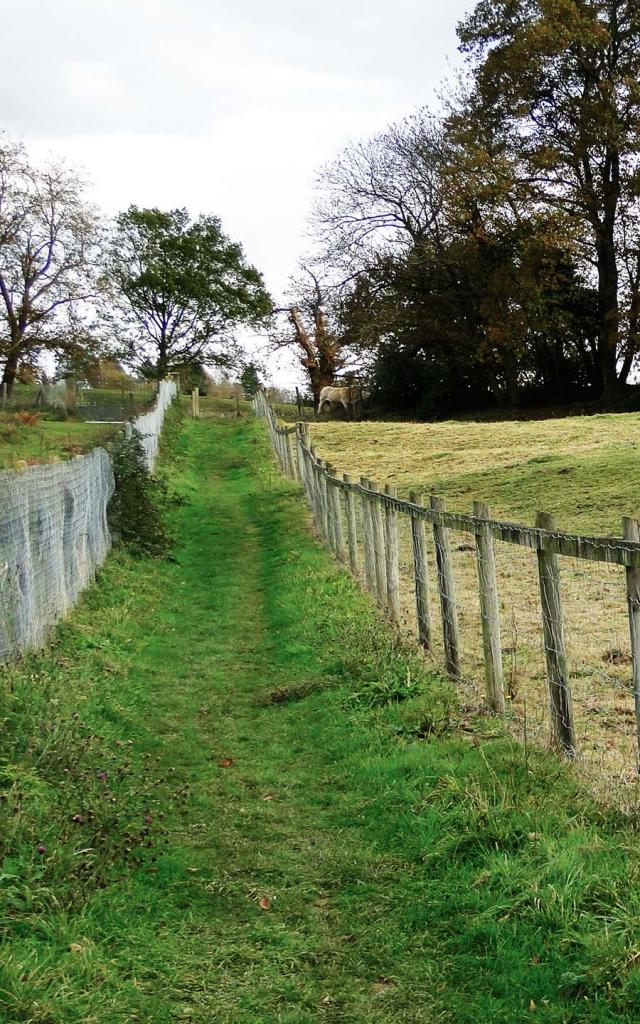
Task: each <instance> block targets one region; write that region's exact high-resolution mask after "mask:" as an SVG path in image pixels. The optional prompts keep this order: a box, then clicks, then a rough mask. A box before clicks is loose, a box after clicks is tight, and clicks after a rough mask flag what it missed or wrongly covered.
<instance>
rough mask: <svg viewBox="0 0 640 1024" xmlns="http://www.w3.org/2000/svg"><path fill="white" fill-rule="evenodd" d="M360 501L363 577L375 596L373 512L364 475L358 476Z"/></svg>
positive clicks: (369, 487) (368, 487)
mask: <svg viewBox="0 0 640 1024" xmlns="http://www.w3.org/2000/svg"><path fill="white" fill-rule="evenodd" d="M360 485H361V487H362V488H363V490H362V491H361V501H362V538H363V542H364V544H363V548H364V577H365V582H366V585H367V590H368V591H369V593H370V594H371V595H372V596H373V597H375V595H376V590H377V586H378V580H377V576H376V556H375V539H374V534H373V512H372V508H371V498H370V497H369V495H368V491H370V490H371V481H370V480H367V478H366V477H365V476H361V477H360Z"/></svg>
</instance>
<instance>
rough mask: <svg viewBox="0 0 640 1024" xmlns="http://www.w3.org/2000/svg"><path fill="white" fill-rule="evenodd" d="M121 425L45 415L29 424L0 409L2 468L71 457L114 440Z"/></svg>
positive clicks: (0, 461)
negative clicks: (48, 417)
mask: <svg viewBox="0 0 640 1024" xmlns="http://www.w3.org/2000/svg"><path fill="white" fill-rule="evenodd" d="M119 429H120V428H119V426H118V425H114V424H110V423H106V424H102V423H80V422H77V421H74V420H63V421H58V420H46V419H41V420H38V421H37V422H36V423H35V424H34V425H33V426H28V425H26V424H23V423H21V422H20V421H19V420H17V419H16V417H15V415H14V414H13V413H0V469H12V468H13V467H14V466H15V465H16V463H17V462H19V461H21V460H24V461H25V462H29V463H33V462H50V461H52V459H54V458H60V459H67V458H71V457H72V456H73V455H79V454H81V453H82V452H85V451H88V450H89V449H91V448H94V447H95V446H96V445H98V444H105V443H106V442H108V441H109V440H112V439H113V438H114V436H115V434H116V433H117V431H118V430H119Z"/></svg>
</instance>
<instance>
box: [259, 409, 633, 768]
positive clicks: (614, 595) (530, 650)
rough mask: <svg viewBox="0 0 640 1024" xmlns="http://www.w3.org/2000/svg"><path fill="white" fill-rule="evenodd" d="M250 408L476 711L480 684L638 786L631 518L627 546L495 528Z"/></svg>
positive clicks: (338, 548) (336, 537)
mask: <svg viewBox="0 0 640 1024" xmlns="http://www.w3.org/2000/svg"><path fill="white" fill-rule="evenodd" d="M254 409H255V412H256V413H257V414H258V415H259V416H261V417H264V418H265V419H266V420H267V423H268V426H269V432H270V435H271V439H272V442H273V446H274V449H275V452H276V455H277V458H278V462H279V465H280V468H281V469H282V471H283V472H284V473H286V474H288V475H289V476H292V477H295V478H297V479H298V480H300V482H301V483H302V485H303V486H304V489H305V491H306V494H307V497H308V501H309V504H310V507H311V511H312V515H313V519H314V521H315V524H316V528H317V529H318V532H319V534H320V536H321V537H322V538H323V539H324V540H325V541H326V543H327V544H328V545H329V546H330V547H331V549H332V550H333V552H334V553H335V555H336V557H337V558H338V559H339V560H340V561H342V562H345V563H347V564H348V565H349V567H350V569H351V571H352V572H353V573H354V574H355V575H356V576H357V577H358V578H359V579H361V580H362V581H363V583H364V585H365V586H366V588H367V589H368V590H369V591H370V592H371V593H372V595H373V596H374V598H375V600H376V601H377V603H378V605H379V606H380V607H381V608H382V609H383V610H384V611H385V613H386V614H387V615H388V617H389V618H390V620H391V621H392V622H394V623H396V624H398V625H400V626H406V625H407V624H409V623H410V626H411V629H412V632H414V633H417V638H418V640H419V642H420V644H421V646H422V647H423V648H424V650H425V651H427V652H428V653H430V654H432V655H433V656H434V657H435V658H436V659H437V660H441V661H442V662H443V663H444V666H445V669H446V672H447V674H448V675H449V676H450V677H451V678H452V679H454V680H456V681H457V682H458V683H459V684H460V685H461V686H462V688H463V692H464V693H465V695H466V696H467V697H468V700H469V702H470V703H471V705H473V703H474V699H475V698H477V697H478V696H479V693H478V690H477V680H478V678H479V676H480V675H483V676H484V692H483V694H482V705H483V706H484V707H486V708H488V709H490V710H491V711H494V712H498V713H501V714H504V713H505V712H506V713H507V714H508V715H509V716H510V719H511V720H512V721H517V723H518V726H519V730H520V734H521V735H522V736H523V737H524V739H525V740H527V739H530V738H542V736H543V734H545V733H546V734H547V737H548V738H549V739H550V741H551V743H552V745H553V746H554V747H556V748H557V749H560V750H561V751H563V752H564V753H565V754H566V755H567V756H569V757H572V758H577V759H578V760H579V761H580V762H581V763H584V762H585V761H589V762H598V763H599V765H600V768H601V769H602V772H601V774H602V775H603V776H604V775H608V777H609V779H610V778H611V775H612V773H613V774H615V775H616V776H617V778H618V780H619V781H620V782H621V783H623V784H625V785H629V784H632V783H634V784H635V783H637V778H638V769H639V765H640V747H639V743H640V523H639V521H638V520H636V519H629V518H625V519H624V523H623V535H622V536H621V537H591V536H581V535H578V534H572V533H566V532H564V531H562V530H559V529H557V527H556V524H555V522H554V520H553V518H552V516H550V515H548V514H546V513H539V515H538V517H537V520H536V524H535V526H521V525H518V524H514V523H510V522H505V521H503V520H498V519H494V518H492V517H491V515H490V512H489V509H488V508H487V506H486V505H484V504H482V503H479V502H476V503H475V504H474V507H473V511H472V512H471V513H470V514H464V513H459V512H450V511H447V509H446V507H445V504H444V502H443V500H442V499H441V498H439V497H437V496H435V495H432V496H431V497H430V500H429V503H428V504H424V502H423V499H422V498H421V497H420V496H419V495H417V494H415V493H412V494H411V495H410V498H409V500H406V499H403V498H400V497H398V496H397V494H396V492H395V490H394V489H393V488H391V487H385V488H384V489H382V488H380V487H379V486H378V485H377V484H376V483H375V482H372V481H369V480H367V479H365V478H361V480H360V482H355V481H354V478H353V477H352V476H351V475H349V474H345V475H342V476H340V475H338V474H337V473H336V471H335V470H334V468H333V467H332V466H331V465H327V464H325V463H324V461H323V460H322V459H321V458H320V457H319V456H318V454H317V452H316V451H315V449H314V447H313V446H312V445H311V443H310V435H309V425H308V424H307V423H298V424H296V425H295V426H292V427H287V426H284V425H280V424H279V422H278V420H277V417H276V415H275V413H274V411H273V409H272V408H271V406H270V405H269V403H268V401H267V400H266V398H265V395H264V394H263V393H259V394H257V395H256V397H255V399H254ZM429 528H430V529H429ZM460 535H462V537H461V541H462V542H456V543H455V544H454V538H455V537H456V536H460ZM345 536H346V543H345V540H344V537H345ZM465 536H467V537H469V539H470V541H471V543H468V542H464V537H465ZM519 551H520V552H521V554H519V553H518V552H519ZM527 553H528V554H527ZM469 556H471V558H470V560H469ZM531 556H534V561H532V558H531ZM523 559H525V560H524V561H523ZM536 563H537V570H536V568H535V566H536ZM589 563H591V564H594V563H595V565H594V570H593V571H590V570H589V568H588V564H589ZM620 571H621V575H619V573H620ZM405 583H407V584H409V586H406V587H404V584H405ZM571 584H575V589H571ZM434 591H435V592H434ZM409 594H411V595H412V597H411V600H412V603H413V609H411V610H410V609H409V607H408V595H409ZM438 606H439V607H438ZM534 606H535V607H534ZM436 607H438V610H439V616H437V617H439V619H440V623H441V629H440V631H439V635H436V631H435V630H434V629H433V621H435V619H436V611H435V609H436ZM567 619H569V632H567V628H568V626H567ZM625 621H626V625H625ZM591 633H593V634H595V636H596V640H595V644H596V648H594V649H592V647H591V646H590V644H589V636H590V634H591ZM509 634H511V635H509ZM624 634H626V635H624ZM505 640H506V643H505ZM605 641H607V647H606V648H605V650H604V651H603V650H602V649H600V650H597V645H598V644H604V643H605ZM627 647H628V648H629V650H628V651H627ZM596 650H597V653H596ZM540 655H542V661H541V659H540ZM544 678H546V690H547V696H546V700H545V699H544V698H543V691H542V690H541V687H540V680H541V679H544ZM523 682H524V683H526V688H525V689H523V688H522V685H521V684H522V683H523ZM479 703H480V702H479V701H478V702H477V704H476V706H478V705H479ZM607 784H608V783H607Z"/></svg>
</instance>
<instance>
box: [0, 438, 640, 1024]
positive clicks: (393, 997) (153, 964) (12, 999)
mask: <svg viewBox="0 0 640 1024" xmlns="http://www.w3.org/2000/svg"><path fill="white" fill-rule="evenodd" d="M175 444H176V447H175V449H174V452H173V455H172V463H171V470H172V477H173V479H174V486H176V487H177V488H178V489H179V491H180V493H181V494H182V496H183V504H181V505H180V506H178V507H174V509H173V511H172V519H173V523H174V529H175V532H176V538H177V546H176V548H175V549H174V551H173V554H172V557H171V559H168V560H164V561H153V560H140V561H133V560H131V559H129V558H128V557H127V556H126V555H124V554H122V553H120V554H119V555H118V556H117V557H113V558H112V559H110V561H109V562H108V564H107V566H106V567H105V569H104V570H103V572H102V573H101V575H100V579H99V581H98V583H97V584H96V585H95V586H94V587H93V588H92V589H91V590H90V591H89V592H88V594H87V595H86V597H85V599H84V600H83V601H82V602H81V604H80V606H79V607H78V608H77V609H76V611H75V612H74V614H73V615H72V616H71V618H70V619H69V620H68V621H67V622H66V623H65V624H64V625H63V626H62V627H61V628H60V630H59V631H58V634H57V637H56V641H55V643H54V645H53V646H52V647H51V649H50V650H48V651H47V652H45V653H44V654H42V655H41V656H38V657H31V658H29V659H27V660H25V661H24V662H22V663H21V664H20V665H19V666H16V667H14V668H12V669H10V670H6V671H5V672H4V676H3V684H4V685H3V691H2V706H0V718H1V719H2V721H3V731H2V734H1V738H0V766H1V767H0V777H1V780H2V783H1V790H0V795H1V797H2V799H1V801H0V849H1V852H2V866H1V869H0V881H1V883H2V904H1V908H2V909H1V912H0V929H1V935H2V952H1V955H0V1007H1V1009H0V1020H2V1021H3V1022H4V1024H18V1022H24V1024H26V1022H30V1024H81V1022H82V1024H93V1022H99V1024H116V1022H117V1024H123V1022H149V1024H151V1022H153V1024H164V1022H166V1024H169V1022H187V1021H189V1022H198V1024H205V1022H206V1024H209V1022H214V1021H215V1022H216V1024H276V1022H277V1024H315V1022H326V1024H365V1022H367V1024H370V1022H372V1021H374V1022H377V1024H401V1022H402V1024H406V1022H408V1021H411V1022H428V1024H434V1022H448V1024H472V1022H473V1024H476V1022H478V1021H486V1022H492V1024H493V1022H504V1024H513V1022H517V1021H527V1020H537V1021H543V1022H546V1024H561V1022H562V1024H583V1022H585V1024H586V1022H590V1024H595V1022H598V1024H608V1022H611V1024H613V1022H614V1021H616V1022H623V1024H624V1022H627V1024H631V1022H635V1021H637V1020H638V1016H639V1014H640V966H639V964H640V956H639V951H640V886H639V884H638V883H639V881H640V844H639V843H638V833H637V829H636V827H635V825H634V823H633V822H631V821H629V820H627V819H624V818H622V817H621V816H619V815H617V814H615V813H613V812H611V811H609V812H604V811H600V810H598V809H597V808H595V807H594V806H593V805H592V804H591V803H590V802H589V800H588V799H587V797H586V796H585V795H584V794H583V792H582V791H581V789H580V787H579V785H578V783H577V782H576V781H575V779H574V778H573V776H572V775H571V773H570V770H569V768H567V767H566V766H565V765H563V764H561V763H560V762H559V761H557V760H556V759H554V758H553V757H552V756H551V755H542V754H536V753H531V752H529V753H528V754H526V752H525V751H524V749H523V748H521V747H519V746H518V745H516V744H514V743H513V742H511V741H509V740H508V739H507V738H505V737H503V736H501V735H500V730H499V728H498V727H497V726H496V725H495V723H493V722H492V721H491V720H490V719H485V720H482V719H479V720H477V721H475V722H469V721H468V720H465V719H464V718H462V717H461V716H460V713H459V711H458V709H457V706H456V702H455V699H454V697H453V695H452V692H451V691H450V689H449V688H448V686H447V685H446V684H444V683H442V682H440V681H438V680H437V679H434V678H433V677H431V676H429V675H428V674H427V672H426V670H425V667H424V665H423V663H422V661H421V659H420V657H419V656H418V655H416V654H413V653H411V651H408V650H405V649H403V648H402V646H401V645H400V644H399V642H398V641H397V640H395V639H394V637H393V635H392V634H391V633H390V632H389V630H388V629H387V627H386V626H384V625H383V624H382V622H381V621H380V620H379V619H378V617H377V615H376V613H375V612H374V611H373V610H372V608H371V606H370V605H369V603H368V600H367V599H366V597H365V596H364V595H362V594H361V593H360V592H359V591H358V590H357V589H356V587H355V585H354V584H353V582H352V581H351V580H350V579H349V578H348V577H347V576H346V575H345V574H344V573H343V572H342V571H341V570H339V569H338V568H337V567H336V566H335V565H334V564H333V563H332V562H331V561H330V559H329V558H328V556H327V554H326V552H325V551H324V550H323V549H322V548H321V547H320V546H319V545H318V544H316V543H315V542H314V540H313V539H312V537H311V535H310V534H309V532H308V527H307V518H306V514H305V512H304V509H303V505H302V499H301V496H300V494H299V492H298V491H297V489H296V488H295V487H293V486H292V485H291V484H288V483H286V482H283V481H282V480H281V479H280V478H279V477H278V476H277V474H276V472H275V468H274V466H273V463H272V461H271V459H270V456H269V454H268V452H267V445H266V440H265V435H264V431H263V428H262V426H261V425H259V424H256V423H254V422H253V421H249V420H241V421H240V422H236V421H235V420H232V419H229V420H228V421H226V422H225V421H219V422H200V423H193V422H186V423H185V426H184V429H183V431H182V433H181V435H180V437H179V438H178V440H177V441H176V442H175ZM41 847H44V850H42V852H39V848H41ZM534 1004H535V1005H534Z"/></svg>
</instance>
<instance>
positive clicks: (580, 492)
mask: <svg viewBox="0 0 640 1024" xmlns="http://www.w3.org/2000/svg"><path fill="white" fill-rule="evenodd" d="M311 429H312V435H313V441H314V443H316V444H317V447H318V450H319V453H320V454H321V455H323V456H324V457H326V458H327V459H329V460H330V461H331V462H332V463H334V464H335V465H336V466H337V467H338V468H339V469H340V470H341V471H342V472H352V473H356V474H363V475H365V476H370V477H372V478H373V479H375V480H379V481H381V482H383V483H384V482H392V483H395V484H397V486H398V487H399V488H401V490H402V492H403V493H406V492H408V491H409V490H410V489H413V488H416V489H418V490H424V491H426V492H427V493H428V492H429V491H432V490H433V491H435V492H436V493H438V494H441V495H443V496H445V497H446V498H447V499H448V500H449V503H450V506H451V507H452V508H455V509H460V510H464V511H469V510H470V508H471V504H472V502H473V501H474V500H475V499H479V500H481V501H486V502H488V504H489V505H490V506H491V508H492V510H493V511H494V513H495V514H496V515H497V516H501V517H504V518H508V519H515V520H517V521H519V522H527V523H531V522H533V518H534V516H535V513H536V511H537V510H538V509H543V510H545V511H548V512H554V513H555V514H556V516H557V519H558V523H559V524H560V525H561V526H562V527H563V528H564V529H570V530H576V531H579V532H583V533H588V532H590V531H592V532H604V533H607V532H613V533H617V534H619V533H620V530H621V517H622V516H623V515H634V516H637V515H639V514H640V475H639V474H638V464H639V462H640V437H639V434H640V414H638V413H625V414H608V415H599V416H584V417H576V416H574V417H568V418H566V419H548V420H531V421H525V422H513V421H507V422H501V423H474V422H460V421H454V420H450V421H447V422H444V423H383V422H378V423H373V422H372V423H345V422H340V423H336V422H327V423H317V424H313V426H312V428H311Z"/></svg>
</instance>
